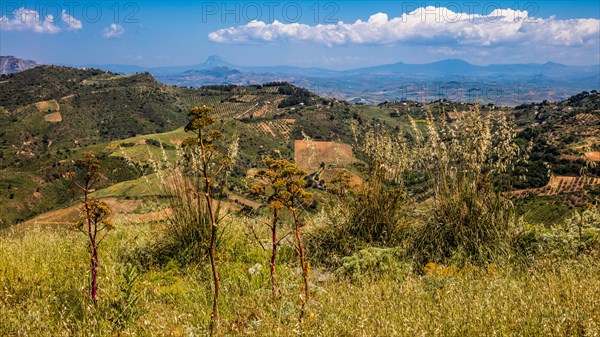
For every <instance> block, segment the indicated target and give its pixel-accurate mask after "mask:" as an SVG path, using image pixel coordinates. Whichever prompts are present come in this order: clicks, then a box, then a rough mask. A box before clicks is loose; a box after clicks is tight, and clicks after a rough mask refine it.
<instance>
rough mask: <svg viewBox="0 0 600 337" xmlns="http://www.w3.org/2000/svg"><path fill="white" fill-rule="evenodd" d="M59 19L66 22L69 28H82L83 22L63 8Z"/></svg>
mask: <svg viewBox="0 0 600 337" xmlns="http://www.w3.org/2000/svg"><path fill="white" fill-rule="evenodd" d="M60 19H61V20H62V21H63V22H64V23H66V24H67V26H68V29H69V30H80V29H81V28H83V24H82V23H81V21H79V20H77V19H75V18H74V17H73V16H71V15H69V14H67V11H65V10H64V9H63V11H62V12H61V14H60Z"/></svg>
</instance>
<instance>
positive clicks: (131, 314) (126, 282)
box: [111, 263, 142, 331]
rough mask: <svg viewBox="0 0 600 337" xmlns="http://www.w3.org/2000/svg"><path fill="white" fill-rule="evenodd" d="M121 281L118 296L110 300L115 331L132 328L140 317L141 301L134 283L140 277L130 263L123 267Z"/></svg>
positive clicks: (118, 286)
mask: <svg viewBox="0 0 600 337" xmlns="http://www.w3.org/2000/svg"><path fill="white" fill-rule="evenodd" d="M121 275H122V279H121V281H120V283H119V284H118V285H117V289H118V295H117V296H115V297H114V298H112V299H111V308H112V310H113V315H112V318H111V321H112V323H113V324H114V326H115V329H116V330H117V331H122V330H123V329H126V328H128V327H130V326H132V325H133V324H134V323H135V322H136V320H137V319H138V318H139V317H140V316H141V314H142V313H141V312H140V309H139V302H140V300H141V299H142V298H141V295H140V294H139V292H138V291H137V290H136V281H137V280H138V278H139V277H140V273H139V272H138V270H137V268H136V267H135V266H133V265H132V264H130V263H127V264H125V265H124V266H123V270H122V274H121Z"/></svg>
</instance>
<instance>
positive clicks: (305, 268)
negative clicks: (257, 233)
mask: <svg viewBox="0 0 600 337" xmlns="http://www.w3.org/2000/svg"><path fill="white" fill-rule="evenodd" d="M292 215H293V217H294V235H295V236H296V241H298V254H299V255H300V266H301V267H302V277H303V278H304V305H306V304H307V303H308V300H309V299H310V284H309V278H308V276H309V273H310V270H309V267H308V264H307V262H306V256H305V255H304V248H303V247H302V236H301V235H300V220H299V218H298V213H297V212H296V208H294V207H292ZM303 308H304V306H303Z"/></svg>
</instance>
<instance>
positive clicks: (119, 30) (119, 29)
mask: <svg viewBox="0 0 600 337" xmlns="http://www.w3.org/2000/svg"><path fill="white" fill-rule="evenodd" d="M124 33H125V28H123V26H121V25H118V24H116V23H111V24H110V26H108V27H106V28H104V30H103V31H102V36H104V37H105V38H107V39H113V38H116V37H119V36H121V35H123V34H124Z"/></svg>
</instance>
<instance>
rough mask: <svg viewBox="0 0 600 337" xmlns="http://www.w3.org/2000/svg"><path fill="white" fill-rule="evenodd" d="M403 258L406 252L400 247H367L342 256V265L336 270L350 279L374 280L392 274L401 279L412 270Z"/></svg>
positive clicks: (338, 273) (342, 276) (341, 275)
mask: <svg viewBox="0 0 600 337" xmlns="http://www.w3.org/2000/svg"><path fill="white" fill-rule="evenodd" d="M403 258H404V252H402V251H401V250H400V249H398V248H377V247H369V248H365V249H362V250H360V251H358V252H356V253H354V254H352V255H351V256H347V257H344V258H342V265H341V266H340V267H339V268H337V269H336V270H335V275H336V276H337V277H341V278H347V279H350V280H361V279H365V278H368V279H369V280H372V279H373V278H378V277H382V276H383V275H391V276H392V277H393V278H394V279H395V280H398V281H401V280H402V279H404V278H405V277H406V276H407V275H409V274H410V272H411V267H410V264H407V263H406V262H403Z"/></svg>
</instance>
